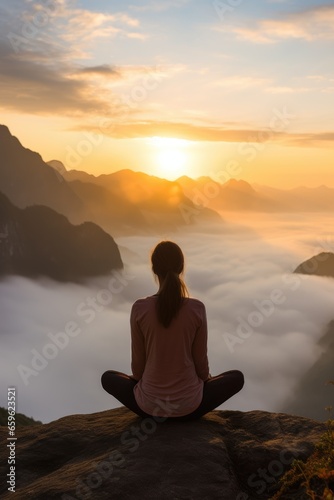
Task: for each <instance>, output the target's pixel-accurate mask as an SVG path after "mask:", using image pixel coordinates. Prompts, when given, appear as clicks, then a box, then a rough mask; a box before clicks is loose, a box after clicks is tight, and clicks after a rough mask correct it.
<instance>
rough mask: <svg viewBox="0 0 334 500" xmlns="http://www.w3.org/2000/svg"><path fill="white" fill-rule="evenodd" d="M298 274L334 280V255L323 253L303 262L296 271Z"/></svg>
mask: <svg viewBox="0 0 334 500" xmlns="http://www.w3.org/2000/svg"><path fill="white" fill-rule="evenodd" d="M294 272H295V273H297V274H314V275H316V276H328V277H331V278H334V253H332V252H322V253H319V254H318V255H315V256H314V257H312V258H311V259H308V260H306V261H305V262H302V264H300V265H299V266H298V267H297V268H296V269H295V271H294Z"/></svg>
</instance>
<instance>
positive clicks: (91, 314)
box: [0, 214, 334, 422]
mask: <svg viewBox="0 0 334 500" xmlns="http://www.w3.org/2000/svg"><path fill="white" fill-rule="evenodd" d="M161 239H172V240H173V241H176V242H177V243H178V244H179V245H180V246H181V247H182V249H183V251H184V254H185V258H186V269H185V281H186V283H187V285H188V288H189V291H190V295H191V296H194V297H197V298H198V299H200V300H202V301H203V302H204V303H205V305H206V310H207V317H208V326H209V340H208V355H209V363H210V372H211V374H212V375H217V374H219V373H221V372H223V371H226V370H231V369H239V370H241V371H243V373H244V375H245V381H246V382H245V386H244V388H243V390H242V391H241V392H240V393H239V394H237V395H236V396H234V397H233V398H231V399H230V400H229V401H227V402H226V403H225V404H224V405H223V406H222V407H220V408H221V409H224V408H226V409H233V410H243V411H247V410H254V409H260V410H268V411H279V410H280V409H281V408H282V406H283V404H284V403H285V402H286V400H287V398H288V397H289V396H291V394H293V393H294V389H295V386H296V384H297V382H298V380H299V379H300V377H301V376H302V375H303V374H304V373H305V372H306V371H307V370H308V369H309V368H310V367H311V366H312V365H313V363H314V362H315V361H316V360H317V359H318V358H319V356H320V355H321V348H320V347H319V346H318V345H317V342H318V340H319V339H320V338H321V337H322V335H323V334H324V333H325V330H326V326H327V324H328V323H329V321H330V320H332V319H334V307H333V306H334V280H333V279H330V278H320V277H316V276H308V277H305V276H301V275H294V274H292V271H293V270H294V269H295V268H296V267H297V265H298V264H300V263H301V262H302V261H303V260H305V259H306V258H309V257H311V256H313V255H315V254H317V253H319V252H320V251H334V238H333V236H332V234H331V232H330V218H329V216H327V215H321V214H317V215H314V216H312V215H311V214H305V215H300V214H299V215H291V214H286V215H279V216H278V215H277V216H263V217H260V216H257V217H254V215H253V216H252V218H251V217H250V216H248V217H247V216H246V214H235V215H234V216H233V217H232V216H230V220H229V221H225V222H224V224H223V225H222V227H220V228H219V227H218V226H216V227H212V228H211V229H210V228H206V231H205V232H194V230H193V229H190V228H189V227H188V228H186V229H185V230H182V231H181V230H180V231H179V232H178V233H174V234H161V235H158V236H147V237H135V236H133V237H123V238H117V243H118V244H119V245H120V248H121V251H122V256H123V260H124V262H125V269H124V270H123V271H122V272H120V273H119V272H116V273H113V274H112V275H111V276H108V277H101V278H96V279H94V280H91V281H89V282H87V283H85V284H80V285H79V284H61V283H56V282H53V281H51V280H47V279H40V280H37V281H32V280H30V279H25V278H22V277H17V276H15V277H7V278H4V279H2V280H1V282H0V299H1V301H0V317H1V368H0V370H1V400H0V405H1V406H4V407H6V405H7V403H6V394H7V388H8V387H16V393H17V411H19V412H21V413H25V414H26V415H28V416H33V417H34V418H35V419H39V420H42V421H43V422H48V421H51V420H54V419H56V418H59V417H62V416H64V415H68V414H74V413H92V412H97V411H101V410H106V409H108V408H115V407H118V406H120V403H119V402H118V401H117V400H116V399H114V398H113V397H111V396H110V395H108V394H107V393H106V392H104V391H103V389H102V387H101V385H100V377H101V374H102V373H103V372H104V371H105V370H107V369H114V370H119V371H123V372H125V373H129V374H130V373H131V369H130V363H131V360H130V330H129V314H130V310H131V305H132V303H133V302H134V301H135V300H136V299H137V298H139V297H144V296H147V295H151V294H153V293H155V292H156V290H157V284H156V283H155V281H154V278H153V275H152V272H151V269H150V262H149V255H150V252H151V250H152V248H153V247H154V246H155V244H156V243H157V242H158V241H160V240H161Z"/></svg>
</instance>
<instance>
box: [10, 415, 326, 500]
mask: <svg viewBox="0 0 334 500" xmlns="http://www.w3.org/2000/svg"><path fill="white" fill-rule="evenodd" d="M325 431H326V425H325V424H323V423H320V422H315V421H313V420H309V419H307V418H303V417H292V416H290V415H285V414H279V413H268V412H264V411H250V412H246V413H243V412H240V411H219V410H216V411H212V412H210V413H208V414H207V415H205V416H204V417H202V418H201V419H199V420H197V421H192V422H186V423H185V422H168V421H165V422H156V421H155V419H154V418H145V419H141V418H139V417H137V416H136V415H135V414H134V413H132V412H131V411H130V410H127V409H126V408H124V407H122V408H117V409H114V410H109V411H104V412H100V413H93V414H91V415H72V416H67V417H64V418H61V419H59V420H56V421H54V422H50V423H48V424H44V425H39V426H34V427H31V428H25V429H24V428H20V429H17V431H16V436H17V441H16V442H15V451H16V464H15V467H16V471H17V473H16V488H15V489H16V495H14V496H15V498H19V499H25V498H33V500H46V499H47V500H53V499H57V500H58V499H62V500H74V499H78V498H82V499H101V500H109V499H111V498H115V499H122V500H136V499H145V500H157V499H159V500H171V499H191V500H205V499H206V500H214V499H219V500H220V499H224V500H232V499H233V500H246V499H250V500H251V499H254V500H255V499H256V500H268V499H269V498H271V496H272V495H273V494H274V493H275V491H277V489H278V481H279V479H280V478H281V477H282V475H283V473H284V471H285V470H286V469H288V468H289V467H290V465H291V463H292V461H293V460H294V459H300V460H304V461H305V460H306V459H307V458H308V457H309V456H310V455H311V454H312V452H313V450H314V446H315V444H316V443H318V441H319V440H320V438H321V436H322V435H323V434H324V432H325ZM0 437H1V438H2V441H3V443H9V442H10V441H7V440H6V439H7V437H8V429H6V428H5V429H1V428H0ZM8 450H9V448H7V447H6V446H5V444H4V445H3V446H1V448H0V473H1V474H2V477H7V476H6V474H8V463H7V458H8V453H9V451H8ZM8 486H9V485H8V484H6V483H5V481H3V482H2V483H1V486H0V494H1V498H2V499H3V500H7V499H8V500H9V499H11V498H12V495H13V494H12V492H11V491H8V489H7V488H8ZM307 497H308V496H307V495H306V493H305V490H304V488H303V487H302V486H301V487H300V488H299V489H298V491H297V492H294V494H293V495H292V496H283V497H282V499H283V498H298V499H305V498H307ZM319 498H320V497H319ZM322 498H325V497H322ZM328 498H329V497H328Z"/></svg>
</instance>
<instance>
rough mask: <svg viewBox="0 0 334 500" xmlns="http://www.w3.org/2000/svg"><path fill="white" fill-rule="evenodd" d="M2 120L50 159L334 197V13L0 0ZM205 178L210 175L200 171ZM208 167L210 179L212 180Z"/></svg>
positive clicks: (101, 169) (102, 169)
mask: <svg viewBox="0 0 334 500" xmlns="http://www.w3.org/2000/svg"><path fill="white" fill-rule="evenodd" d="M1 9H2V16H1V20H0V26H1V37H0V60H1V61H2V65H1V68H2V69H1V70H0V71H1V73H2V83H1V87H0V88H1V92H2V95H3V100H2V103H1V105H0V106H1V112H2V121H3V122H4V123H6V124H7V125H8V127H9V128H10V130H11V132H12V134H13V135H15V136H16V137H18V138H19V140H20V141H21V142H22V144H23V145H24V146H25V147H27V148H29V149H32V150H34V151H38V152H39V153H40V154H41V155H42V157H43V158H45V161H50V158H54V159H56V160H59V161H62V162H63V163H64V165H65V166H66V168H68V169H69V170H72V169H77V170H82V171H85V172H88V173H91V174H93V175H96V176H97V175H100V174H104V173H112V172H114V171H119V170H123V169H126V168H128V169H131V170H133V171H141V172H143V173H147V174H149V175H154V176H157V177H161V178H166V179H169V180H170V179H177V178H179V177H181V176H183V175H186V176H188V177H191V178H194V179H196V178H198V177H201V176H205V175H209V176H210V177H212V175H213V174H214V173H215V172H217V171H220V170H221V169H224V168H227V165H229V164H230V163H231V162H235V163H236V164H237V166H238V172H239V173H238V174H237V175H236V176H235V178H236V179H242V180H245V181H246V182H248V183H250V184H251V185H253V184H260V185H265V186H271V187H275V188H280V189H292V188H295V187H299V186H300V185H304V186H306V187H317V186H319V185H323V184H324V185H327V186H328V187H332V188H334V179H333V175H332V162H333V140H334V131H333V128H332V120H331V116H332V115H333V112H334V102H333V99H329V97H330V96H331V94H332V93H333V92H334V86H333V81H334V78H333V75H332V73H331V72H330V71H329V70H328V69H327V68H329V67H331V66H330V62H331V45H332V41H333V39H334V28H333V24H332V23H331V19H332V18H333V16H334V6H333V5H330V4H327V3H325V2H322V3H321V4H320V5H319V3H318V2H315V1H314V0H307V1H305V0H304V1H303V2H302V1H301V0H298V1H296V2H294V5H289V3H288V2H285V1H274V0H261V1H260V2H254V1H253V2H247V3H246V2H242V1H241V2H237V3H236V2H229V1H228V0H227V1H226V3H222V2H218V1H213V2H210V3H208V4H205V5H203V3H202V2H199V1H198V0H176V1H173V2H172V1H171V2H149V1H148V0H147V2H140V1H138V0H134V1H132V2H126V3H124V2H120V1H119V0H118V1H116V2H113V6H112V7H111V6H108V5H106V3H105V2H103V1H102V0H99V1H97V2H94V4H93V2H91V1H88V0H77V1H76V0H73V1H72V0H67V1H64V2H60V1H57V0H55V2H54V3H53V4H52V6H51V5H49V4H45V3H42V2H41V3H40V4H38V3H31V2H25V1H24V0H15V1H13V2H11V3H10V5H5V3H4V2H1ZM208 170H209V171H208ZM210 172H211V175H210Z"/></svg>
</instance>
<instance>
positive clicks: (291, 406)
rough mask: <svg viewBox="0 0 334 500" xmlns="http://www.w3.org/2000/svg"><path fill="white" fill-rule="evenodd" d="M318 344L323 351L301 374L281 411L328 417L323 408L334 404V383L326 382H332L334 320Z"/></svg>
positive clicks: (319, 417) (316, 417)
mask: <svg viewBox="0 0 334 500" xmlns="http://www.w3.org/2000/svg"><path fill="white" fill-rule="evenodd" d="M319 345H320V346H321V347H322V348H323V353H322V354H321V356H320V358H319V359H318V360H317V361H316V362H315V363H314V365H313V366H312V367H311V368H310V369H309V370H308V371H307V372H306V373H305V374H304V375H303V377H302V378H301V380H300V381H299V383H298V385H297V387H296V388H295V389H294V394H293V397H292V398H291V399H289V401H287V402H285V404H284V405H283V408H282V411H283V412H289V413H294V414H297V415H303V416H305V417H309V418H314V419H317V420H325V419H327V418H329V413H328V412H326V410H325V408H326V407H328V406H332V407H333V406H334V385H332V384H329V383H328V382H330V381H333V383H334V372H333V366H334V321H331V322H330V324H329V325H328V328H327V330H326V333H325V334H324V336H323V337H322V338H321V339H320V341H319ZM332 417H333V415H332Z"/></svg>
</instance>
